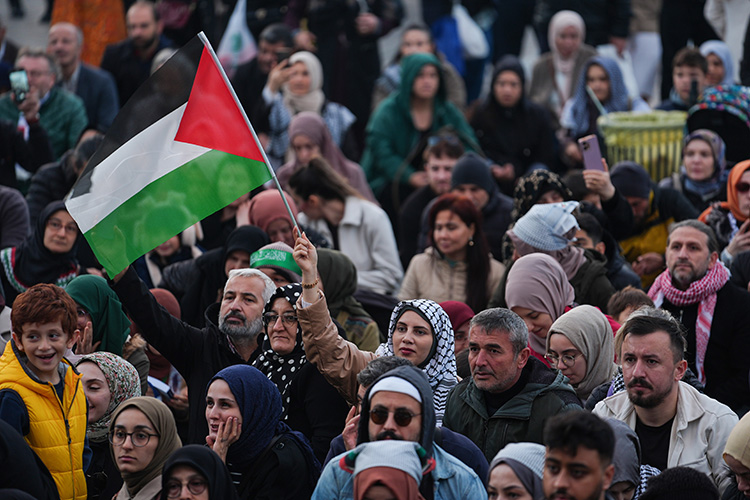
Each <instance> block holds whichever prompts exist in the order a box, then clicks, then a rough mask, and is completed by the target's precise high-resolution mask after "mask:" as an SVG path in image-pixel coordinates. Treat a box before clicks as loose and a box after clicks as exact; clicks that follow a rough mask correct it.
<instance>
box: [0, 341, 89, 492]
mask: <svg viewBox="0 0 750 500" xmlns="http://www.w3.org/2000/svg"><path fill="white" fill-rule="evenodd" d="M19 355H20V353H19V352H18V351H17V350H16V348H15V343H14V342H13V341H10V342H8V343H7V344H6V346H5V352H3V355H2V357H0V390H3V389H11V390H13V391H16V393H18V395H19V396H20V397H21V399H23V402H24V404H25V405H26V411H28V413H29V433H28V434H26V435H25V436H24V439H26V442H27V443H28V444H29V446H30V447H31V449H32V450H34V452H35V453H36V454H37V455H38V456H39V458H40V459H41V460H42V462H44V465H46V466H47V469H49V471H50V473H51V474H52V477H53V478H54V480H55V484H56V485H57V491H58V492H59V493H60V499H61V500H86V476H85V475H84V473H83V446H84V440H85V439H86V408H87V403H86V396H85V394H84V393H83V386H82V385H81V375H80V374H78V373H76V372H75V370H73V367H72V366H69V367H68V369H67V370H66V371H65V389H64V391H63V400H62V401H60V398H59V397H58V396H57V392H56V391H55V387H54V386H53V385H52V384H50V383H49V382H39V381H37V379H36V377H35V376H33V375H32V374H31V372H30V371H29V370H28V369H27V368H26V366H24V364H23V363H21V361H20V360H19ZM64 362H65V363H66V364H68V365H69V364H70V363H68V362H67V360H65V361H64Z"/></svg>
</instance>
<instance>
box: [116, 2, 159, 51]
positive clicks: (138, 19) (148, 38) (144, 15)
mask: <svg viewBox="0 0 750 500" xmlns="http://www.w3.org/2000/svg"><path fill="white" fill-rule="evenodd" d="M125 22H126V25H127V28H128V37H129V38H130V39H131V40H132V41H133V45H135V47H136V48H137V49H138V50H145V49H148V48H150V47H151V46H152V45H154V44H155V43H156V41H157V40H158V39H159V35H161V31H162V24H161V22H157V21H156V19H154V11H153V9H151V8H150V7H148V6H144V5H134V6H133V7H131V8H130V9H129V10H128V15H127V17H126V20H125Z"/></svg>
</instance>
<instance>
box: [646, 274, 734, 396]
mask: <svg viewBox="0 0 750 500" xmlns="http://www.w3.org/2000/svg"><path fill="white" fill-rule="evenodd" d="M727 281H729V270H728V269H727V268H726V267H725V266H724V264H723V263H722V262H721V261H717V262H716V264H715V265H714V266H713V267H712V268H711V269H709V271H708V272H707V273H706V275H705V276H703V278H701V279H699V280H697V281H693V282H692V283H690V286H689V287H688V289H687V290H679V289H677V288H675V286H674V285H673V284H672V276H671V274H670V273H669V270H666V271H664V272H663V273H661V274H660V275H659V276H658V277H657V278H656V281H654V284H653V285H652V286H651V289H650V290H649V291H648V296H649V297H651V300H653V301H654V305H655V306H656V307H661V305H662V303H663V302H664V299H665V298H666V299H667V300H668V301H669V302H671V303H672V304H674V305H676V306H677V307H685V306H688V305H691V304H695V303H699V305H698V316H697V318H696V320H695V346H696V353H695V367H696V368H697V370H698V379H699V380H700V382H701V383H702V384H705V383H706V374H705V369H704V366H703V362H704V359H705V357H706V348H707V347H708V339H709V337H710V336H711V323H712V321H713V317H714V309H715V308H716V292H718V291H719V290H721V288H722V287H723V286H724V285H725V284H726V283H727Z"/></svg>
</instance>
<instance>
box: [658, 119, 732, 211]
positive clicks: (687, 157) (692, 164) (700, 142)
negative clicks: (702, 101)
mask: <svg viewBox="0 0 750 500" xmlns="http://www.w3.org/2000/svg"><path fill="white" fill-rule="evenodd" d="M725 151H726V146H725V144H724V141H723V140H722V139H721V137H719V135H718V134H716V133H715V132H712V131H710V130H706V129H698V130H694V131H693V132H691V133H689V134H688V135H686V136H685V138H684V139H683V140H682V166H681V167H680V172H679V173H677V172H675V173H673V174H672V175H671V176H669V177H665V178H664V179H662V180H661V181H660V182H659V187H661V188H672V189H675V190H677V191H680V192H681V193H683V194H684V195H685V197H686V198H687V199H688V200H689V201H690V203H692V204H693V206H694V207H695V208H696V209H697V210H698V211H700V212H703V211H704V210H706V209H707V208H708V207H709V205H711V204H713V203H714V202H721V201H725V200H726V199H727V190H726V187H727V183H726V180H725V178H726V177H727V174H726V158H725V156H724V153H725Z"/></svg>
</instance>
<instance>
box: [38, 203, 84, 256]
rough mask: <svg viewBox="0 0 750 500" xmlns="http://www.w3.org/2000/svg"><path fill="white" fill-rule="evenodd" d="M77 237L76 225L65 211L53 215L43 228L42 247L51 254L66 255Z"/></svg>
mask: <svg viewBox="0 0 750 500" xmlns="http://www.w3.org/2000/svg"><path fill="white" fill-rule="evenodd" d="M77 237H78V225H77V224H76V222H75V221H74V220H73V217H71V216H70V214H69V213H68V211H67V210H58V211H57V212H55V213H53V214H52V215H51V216H50V218H49V219H47V224H46V226H45V228H44V246H45V248H46V249H47V250H49V251H50V252H52V253H67V252H70V250H71V249H72V248H73V244H74V243H75V242H76V238H77Z"/></svg>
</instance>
